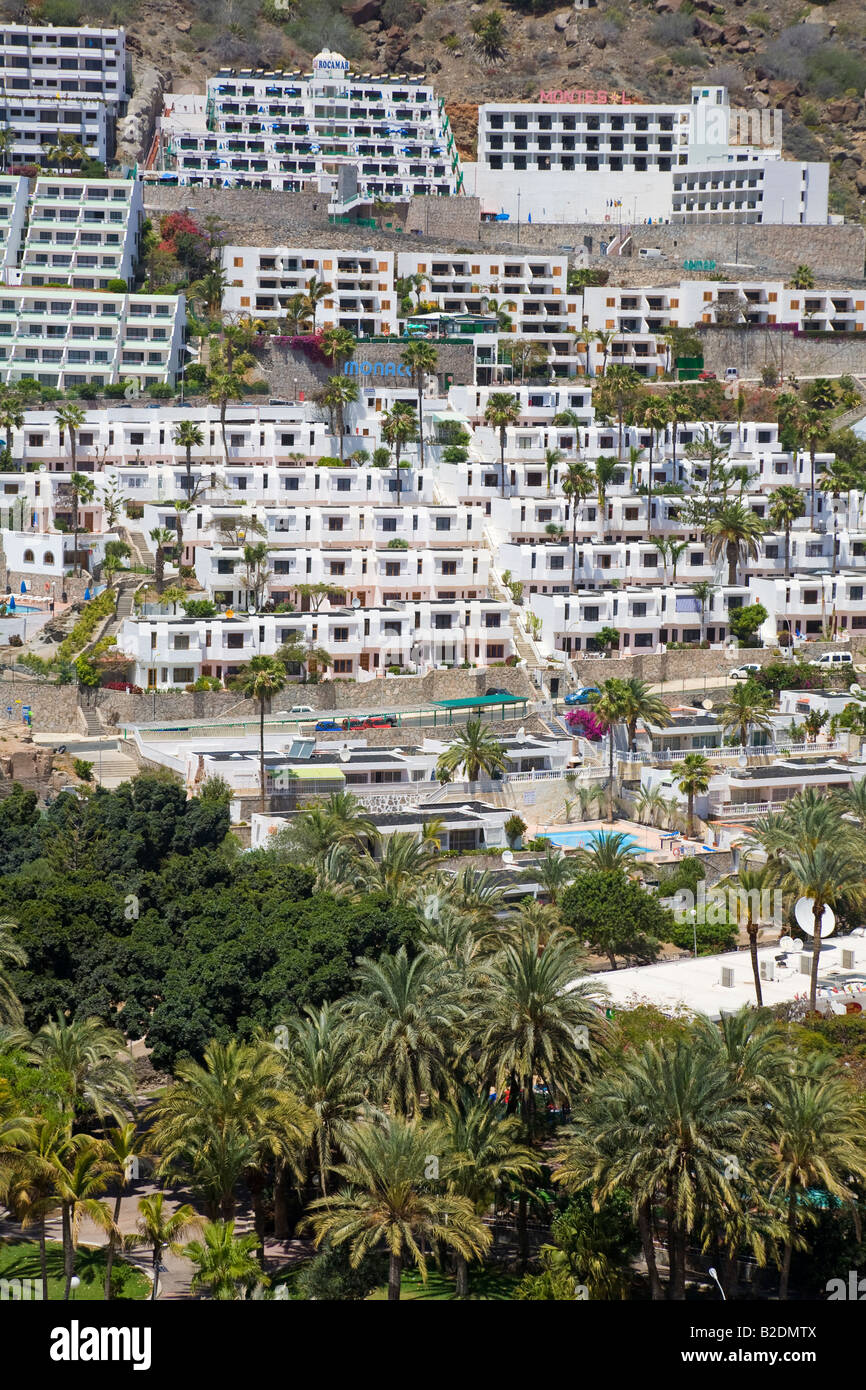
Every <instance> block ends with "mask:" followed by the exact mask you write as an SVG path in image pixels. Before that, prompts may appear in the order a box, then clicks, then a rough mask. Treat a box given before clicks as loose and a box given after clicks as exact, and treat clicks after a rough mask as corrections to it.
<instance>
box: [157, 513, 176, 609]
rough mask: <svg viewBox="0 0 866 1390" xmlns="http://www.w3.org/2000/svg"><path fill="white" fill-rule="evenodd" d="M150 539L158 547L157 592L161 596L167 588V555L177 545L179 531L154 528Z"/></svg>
mask: <svg viewBox="0 0 866 1390" xmlns="http://www.w3.org/2000/svg"><path fill="white" fill-rule="evenodd" d="M150 539H151V540H152V541H153V543H154V545H155V546H156V561H155V583H156V592H157V593H158V594H161V593H162V591H163V589H164V588H165V553H166V551H167V550H168V548H169V546H171V545H174V544H176V542H177V531H171V530H169V528H168V527H167V526H154V528H153V530H152V531H151V532H150Z"/></svg>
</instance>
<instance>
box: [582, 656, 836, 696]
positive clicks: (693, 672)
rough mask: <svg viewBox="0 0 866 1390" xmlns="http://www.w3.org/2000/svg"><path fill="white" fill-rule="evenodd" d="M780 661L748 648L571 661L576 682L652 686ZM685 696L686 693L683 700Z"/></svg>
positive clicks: (723, 673) (777, 657)
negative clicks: (629, 680) (633, 681)
mask: <svg viewBox="0 0 866 1390" xmlns="http://www.w3.org/2000/svg"><path fill="white" fill-rule="evenodd" d="M838 649H839V646H838V643H834V642H810V643H809V647H808V655H809V659H810V660H815V659H816V658H817V657H819V656H820V655H821V653H822V652H827V651H838ZM778 660H779V651H778V648H776V647H750V648H748V649H741V650H740V651H737V652H727V651H724V652H721V651H712V650H711V649H704V650H700V649H697V650H695V649H692V650H688V651H670V652H659V653H653V652H648V653H647V654H646V656H627V657H581V656H580V654H579V653H578V655H577V656H574V657H572V662H573V665H574V667H575V670H576V673H577V678H578V680H579V681H582V682H583V683H584V684H586V685H594V684H597V682H598V681H601V680H607V679H608V678H609V677H610V676H619V677H621V678H625V677H628V676H636V677H637V679H638V680H643V681H649V682H650V683H651V684H653V685H655V684H657V683H659V682H661V681H679V680H689V679H698V678H699V677H701V676H707V677H712V676H721V675H727V673H728V672H729V671H731V670H733V668H734V667H735V666H739V665H741V663H742V662H744V661H755V662H757V663H758V665H760V666H767V665H769V664H770V663H771V662H773V661H778ZM687 697H688V692H686V698H687Z"/></svg>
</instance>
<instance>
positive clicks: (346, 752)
mask: <svg viewBox="0 0 866 1390" xmlns="http://www.w3.org/2000/svg"><path fill="white" fill-rule="evenodd" d="M351 761H352V750H351V748H341V749H340V762H341V763H348V762H351Z"/></svg>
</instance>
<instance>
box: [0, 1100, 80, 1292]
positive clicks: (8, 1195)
mask: <svg viewBox="0 0 866 1390" xmlns="http://www.w3.org/2000/svg"><path fill="white" fill-rule="evenodd" d="M8 1142H11V1143H13V1144H14V1145H15V1152H14V1154H13V1156H12V1158H11V1161H10V1162H9V1163H5V1162H4V1163H3V1164H2V1165H0V1195H2V1198H3V1201H4V1202H6V1203H7V1204H8V1206H9V1209H10V1211H12V1213H13V1214H14V1216H15V1218H16V1220H18V1221H20V1222H21V1225H22V1226H23V1227H24V1229H25V1230H26V1229H27V1227H28V1226H33V1225H35V1226H36V1227H37V1230H38V1240H39V1264H40V1269H41V1272H42V1298H43V1300H44V1301H46V1302H47V1300H48V1260H47V1248H46V1242H45V1222H46V1220H47V1218H48V1217H50V1216H51V1215H52V1214H53V1213H54V1212H55V1211H56V1210H57V1208H58V1206H59V1205H60V1197H59V1196H58V1181H59V1177H60V1174H61V1172H62V1171H63V1170H64V1168H66V1165H67V1164H68V1163H69V1161H70V1159H71V1156H72V1155H73V1154H74V1153H75V1150H76V1147H77V1146H78V1144H79V1143H80V1142H81V1140H80V1138H78V1137H76V1138H73V1137H72V1136H71V1135H70V1134H69V1132H68V1129H67V1127H66V1125H65V1124H58V1123H57V1122H56V1121H55V1120H35V1121H29V1122H28V1121H16V1122H15V1129H14V1131H13V1133H12V1135H11V1136H9V1135H7V1136H6V1137H5V1139H4V1148H5V1146H6V1143H8Z"/></svg>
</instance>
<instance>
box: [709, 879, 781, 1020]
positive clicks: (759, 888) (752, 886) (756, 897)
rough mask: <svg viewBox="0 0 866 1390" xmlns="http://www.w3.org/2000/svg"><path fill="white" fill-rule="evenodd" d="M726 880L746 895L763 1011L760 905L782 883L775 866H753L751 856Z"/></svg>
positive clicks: (751, 952) (757, 991) (757, 995)
mask: <svg viewBox="0 0 866 1390" xmlns="http://www.w3.org/2000/svg"><path fill="white" fill-rule="evenodd" d="M722 881H723V882H727V883H731V884H733V885H734V886H735V887H736V888H737V889H738V890H739V892H740V893H742V894H744V895H745V896H744V898H741V899H740V902H741V903H742V904H743V905H744V906H745V913H744V914H743V915H744V916H745V922H744V923H743V925H744V926H745V928H746V935H747V937H748V938H749V956H750V958H751V962H752V978H753V980H754V982H755V1001H756V1003H757V1005H758V1008H759V1009H760V1008H761V1006H762V1004H763V1002H764V1000H763V995H762V992H761V971H760V968H759V965H758V929H759V927H760V924H761V917H760V905H761V903H762V902H764V901H765V899H764V894H765V893H769V892H770V891H771V890H772V889H773V888H775V887H776V885H777V884H778V882H779V871H778V868H777V866H776V865H775V864H771V863H769V862H767V863H765V864H760V863H757V862H756V863H752V861H751V860H750V858H749V856H748V855H747V854H744V855H743V857H742V860H741V862H740V867H739V869H738V870H737V872H736V873H735V874H730V875H729V876H728V877H727V878H726V879H723V880H722ZM756 908H757V911H756Z"/></svg>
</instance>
